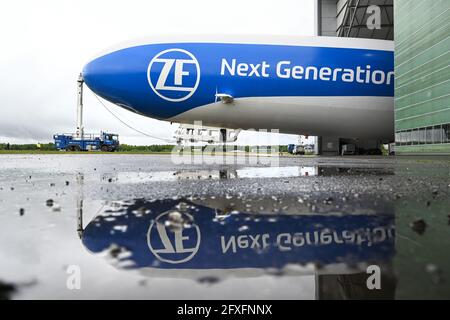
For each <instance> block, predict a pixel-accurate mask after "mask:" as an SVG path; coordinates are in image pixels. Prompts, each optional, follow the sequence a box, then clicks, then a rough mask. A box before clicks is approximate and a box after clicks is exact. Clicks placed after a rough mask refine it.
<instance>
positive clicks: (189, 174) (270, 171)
mask: <svg viewBox="0 0 450 320" xmlns="http://www.w3.org/2000/svg"><path fill="white" fill-rule="evenodd" d="M393 174H394V173H393V171H391V170H387V169H377V168H339V167H320V166H291V167H289V166H288V167H248V168H242V169H222V170H217V169H214V170H179V171H155V172H136V171H131V172H117V173H108V174H104V175H102V176H101V180H102V181H108V182H118V183H145V182H158V181H180V180H223V179H251V178H292V177H313V176H341V175H346V176H358V175H380V176H381V175H393Z"/></svg>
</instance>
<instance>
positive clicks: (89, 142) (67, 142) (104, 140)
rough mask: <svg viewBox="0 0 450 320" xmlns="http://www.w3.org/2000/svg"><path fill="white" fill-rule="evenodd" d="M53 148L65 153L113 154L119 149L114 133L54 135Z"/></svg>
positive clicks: (117, 139)
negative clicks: (96, 151) (97, 152)
mask: <svg viewBox="0 0 450 320" xmlns="http://www.w3.org/2000/svg"><path fill="white" fill-rule="evenodd" d="M53 139H54V140H55V147H56V149H58V150H66V151H93V150H100V151H103V152H113V151H117V150H118V149H119V136H118V135H117V134H114V133H107V132H101V133H100V134H99V135H96V134H83V136H81V137H77V135H76V134H70V133H69V134H55V135H54V136H53Z"/></svg>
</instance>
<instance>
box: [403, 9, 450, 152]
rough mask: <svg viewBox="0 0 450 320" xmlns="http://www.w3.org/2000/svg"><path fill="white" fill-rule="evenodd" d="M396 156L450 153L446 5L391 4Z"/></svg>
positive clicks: (448, 18)
mask: <svg viewBox="0 0 450 320" xmlns="http://www.w3.org/2000/svg"><path fill="white" fill-rule="evenodd" d="M394 4H395V5H394V14H395V46H396V49H395V74H396V80H395V81H396V83H395V90H396V93H395V127H396V142H397V148H396V151H397V153H399V154H402V153H431V154H432V153H436V154H442V153H448V154H450V0H435V1H430V0H425V1H411V0H395V3H394Z"/></svg>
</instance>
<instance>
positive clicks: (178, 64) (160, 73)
mask: <svg viewBox="0 0 450 320" xmlns="http://www.w3.org/2000/svg"><path fill="white" fill-rule="evenodd" d="M147 79H148V83H149V84H150V87H151V88H152V89H153V91H154V92H155V93H156V94H157V95H158V96H159V97H161V98H163V99H165V100H168V101H172V102H180V101H184V100H186V99H189V98H190V97H191V96H192V95H193V94H194V92H195V90H197V87H198V84H199V82H200V66H199V64H198V61H197V59H196V58H195V57H194V55H193V54H192V53H190V52H188V51H186V50H183V49H168V50H164V51H162V52H160V53H158V54H157V55H156V56H155V57H154V58H153V59H152V61H150V64H149V65H148V69H147Z"/></svg>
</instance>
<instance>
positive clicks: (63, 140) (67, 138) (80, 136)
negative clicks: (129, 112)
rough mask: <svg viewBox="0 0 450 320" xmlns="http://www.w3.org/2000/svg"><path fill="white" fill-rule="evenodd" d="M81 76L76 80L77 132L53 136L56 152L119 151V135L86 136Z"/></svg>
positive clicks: (102, 133)
mask: <svg viewBox="0 0 450 320" xmlns="http://www.w3.org/2000/svg"><path fill="white" fill-rule="evenodd" d="M83 84H84V80H83V76H82V75H81V74H80V76H79V77H78V80H77V130H76V132H75V133H65V134H55V135H53V139H54V141H55V147H56V149H57V150H66V151H91V150H100V151H103V152H113V151H117V150H118V149H119V135H117V134H115V133H108V132H103V131H102V132H100V134H86V133H84V127H83Z"/></svg>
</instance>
